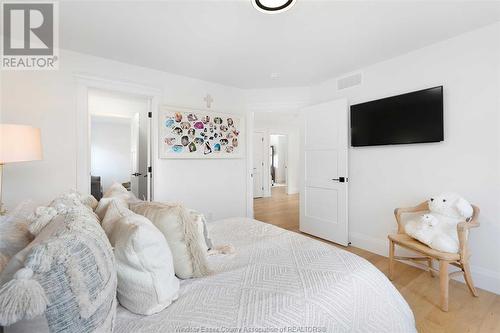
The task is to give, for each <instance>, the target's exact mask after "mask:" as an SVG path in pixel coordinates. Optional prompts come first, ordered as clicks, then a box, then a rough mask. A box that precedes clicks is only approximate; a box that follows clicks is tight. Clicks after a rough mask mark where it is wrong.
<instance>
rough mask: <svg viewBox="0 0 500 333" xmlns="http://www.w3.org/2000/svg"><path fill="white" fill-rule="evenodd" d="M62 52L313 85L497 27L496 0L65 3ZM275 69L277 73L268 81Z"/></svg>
mask: <svg viewBox="0 0 500 333" xmlns="http://www.w3.org/2000/svg"><path fill="white" fill-rule="evenodd" d="M60 17H61V20H60V46H61V47H62V48H65V49H70V50H74V51H79V52H83V53H87V54H92V55H96V56H101V57H105V58H110V59H114V60H119V61H123V62H127V63H130V64H135V65H140V66H144V67H149V68H154V69H159V70H163V71H167V72H171V73H176V74H180V75H185V76H190V77H195V78H200V79H203V80H207V81H213V82H218V83H221V84H225V85H230V86H235V87H240V88H268V87H282V86H303V85H311V84H315V83H318V82H321V81H324V80H326V79H328V78H331V77H335V76H338V75H340V74H343V73H346V72H350V71H353V70H356V69H358V68H361V67H364V66H366V65H369V64H373V63H376V62H379V61H382V60H385V59H388V58H391V57H394V56H397V55H399V54H403V53H406V52H408V51H411V50H414V49H417V48H421V47H423V46H426V45H429V44H432V43H435V42H437V41H440V40H444V39H447V38H450V37H453V36H456V35H459V34H461V33H463V32H466V31H469V30H473V29H476V28H479V27H481V26H485V25H488V24H491V23H494V22H496V21H500V2H498V1H490V2H481V1H470V2H456V1H444V2H439V1H432V2H431V1H418V2H410V1H399V2H387V1H385V2H382V1H380V2H379V1H369V2H360V1H314V0H297V4H296V5H295V7H293V8H292V9H291V10H289V11H287V12H285V13H282V14H278V15H266V14H263V13H260V12H258V11H256V10H255V9H254V8H253V7H252V5H251V3H250V0H234V1H228V0H226V1H212V0H204V1H203V0H200V1H190V0H182V1H156V2H149V1H148V2H146V1H121V2H117V1H110V2H107V1H98V2H95V1H92V2H89V1H67V2H61V3H60ZM272 73H279V77H278V78H275V79H272V78H271V74H272Z"/></svg>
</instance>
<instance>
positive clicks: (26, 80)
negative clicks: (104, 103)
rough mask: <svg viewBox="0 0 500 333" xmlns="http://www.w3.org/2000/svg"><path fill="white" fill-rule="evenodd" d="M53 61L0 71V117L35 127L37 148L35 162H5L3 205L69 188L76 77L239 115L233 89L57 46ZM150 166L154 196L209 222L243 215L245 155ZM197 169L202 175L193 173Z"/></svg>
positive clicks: (41, 199)
mask: <svg viewBox="0 0 500 333" xmlns="http://www.w3.org/2000/svg"><path fill="white" fill-rule="evenodd" d="M60 61H61V63H60V66H59V70H58V71H32V72H30V71H25V72H13V71H11V72H4V73H2V76H1V80H2V82H1V89H2V94H1V96H2V100H1V104H2V115H1V116H2V121H3V122H7V123H19V124H30V125H33V126H37V127H40V128H41V130H42V143H43V149H44V160H43V161H40V162H30V163H20V164H16V165H6V166H5V168H4V192H3V193H4V201H5V203H6V205H7V207H12V206H13V205H15V204H17V203H19V202H21V201H22V200H25V199H27V198H31V199H33V200H34V201H35V202H37V203H47V201H49V200H51V199H52V198H54V197H55V196H56V195H59V194H60V193H63V192H65V191H67V190H69V189H71V188H75V187H76V183H77V173H76V170H77V165H76V163H77V159H76V154H77V148H76V147H77V120H76V119H77V114H76V112H77V105H76V104H77V89H76V88H77V80H76V76H75V75H76V74H86V75H91V76H96V77H101V78H105V79H111V80H116V81H123V82H130V83H135V84H139V85H144V86H148V87H152V88H157V89H160V90H161V91H162V94H161V103H163V104H168V105H176V106H187V107H195V108H198V109H206V107H205V103H204V101H203V97H204V96H205V95H206V94H207V93H210V94H211V95H212V97H213V98H214V103H213V105H212V109H213V110H217V111H222V112H228V113H240V114H241V113H244V112H245V106H244V100H243V97H244V96H243V94H242V92H241V90H239V89H236V88H231V87H226V86H222V85H218V84H214V83H210V82H204V81H200V80H196V79H191V78H187V77H182V76H178V75H172V74H168V73H164V72H160V71H156V70H150V69H146V68H142V67H137V66H132V65H128V64H124V63H120V62H116V61H111V60H107V59H103V58H98V57H93V56H88V55H84V54H79V53H75V52H69V51H65V50H61V53H60ZM155 116H156V115H155ZM154 153H155V155H156V153H157V152H154ZM156 165H157V169H158V170H155V179H154V182H155V185H156V186H155V199H156V200H161V201H180V202H184V203H185V204H186V205H187V206H189V207H192V208H195V209H198V210H200V211H202V212H204V213H206V214H207V216H208V217H209V218H210V217H211V218H213V219H218V218H224V217H229V216H244V215H246V190H247V182H246V179H247V170H248V169H247V166H246V158H243V159H231V160H230V159H227V160H158V159H157V160H156ZM201 171H202V172H203V179H202V180H200V177H198V175H199V174H200V172H201ZM205 175H210V176H209V177H206V176H205ZM228 184H231V185H230V186H228Z"/></svg>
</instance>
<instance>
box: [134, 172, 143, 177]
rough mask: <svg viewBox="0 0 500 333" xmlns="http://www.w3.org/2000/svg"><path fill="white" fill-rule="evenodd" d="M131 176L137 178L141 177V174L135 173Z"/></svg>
mask: <svg viewBox="0 0 500 333" xmlns="http://www.w3.org/2000/svg"><path fill="white" fill-rule="evenodd" d="M132 176H135V177H139V176H142V173H139V172H136V173H133V174H132Z"/></svg>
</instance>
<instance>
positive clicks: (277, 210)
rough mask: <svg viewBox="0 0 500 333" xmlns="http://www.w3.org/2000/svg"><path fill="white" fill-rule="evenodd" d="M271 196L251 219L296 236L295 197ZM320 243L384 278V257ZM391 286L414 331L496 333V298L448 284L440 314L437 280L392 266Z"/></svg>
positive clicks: (499, 313)
mask: <svg viewBox="0 0 500 333" xmlns="http://www.w3.org/2000/svg"><path fill="white" fill-rule="evenodd" d="M272 193H273V196H272V197H271V198H258V199H255V200H254V212H255V219H257V220H260V221H264V222H267V223H271V224H274V225H277V226H279V227H281V228H284V229H288V230H290V231H294V232H298V233H300V231H299V195H298V194H294V195H287V194H286V187H275V188H273V189H272ZM394 223H396V222H394ZM304 235H307V234H304ZM307 236H309V237H312V238H316V237H313V236H310V235H307ZM316 239H318V238H316ZM320 240H321V239H320ZM321 241H323V242H325V243H328V244H332V245H334V246H337V247H340V248H342V249H344V250H347V251H349V252H352V253H355V254H357V255H359V256H361V257H363V258H365V259H367V260H368V261H370V262H371V263H372V264H373V265H375V266H376V267H377V268H378V269H380V270H381V271H382V272H383V273H384V274H386V275H387V272H388V260H387V258H386V257H383V256H380V255H377V254H374V253H371V252H368V251H365V250H362V249H359V248H356V247H352V246H349V247H343V246H339V245H336V244H334V243H331V242H328V241H324V240H321ZM472 255H473V256H472V260H474V254H472ZM393 284H394V286H395V287H396V288H397V289H398V290H399V292H400V293H401V295H403V297H404V298H405V299H406V301H407V302H408V304H409V305H410V307H411V309H412V310H413V313H414V315H415V319H416V322H417V329H418V331H419V332H421V333H423V332H425V333H427V332H443V333H460V332H470V333H473V332H481V333H482V332H497V333H500V296H499V295H496V294H493V293H490V292H488V291H485V290H481V289H478V292H479V297H477V298H476V297H472V295H471V294H470V293H469V291H468V289H467V287H466V286H465V284H463V283H460V282H457V281H453V280H452V281H451V282H450V304H449V311H448V312H443V311H441V310H440V309H439V279H438V278H432V277H430V275H429V273H428V272H426V271H423V270H421V269H418V268H416V267H413V266H410V265H406V264H403V263H396V265H395V279H394V281H393Z"/></svg>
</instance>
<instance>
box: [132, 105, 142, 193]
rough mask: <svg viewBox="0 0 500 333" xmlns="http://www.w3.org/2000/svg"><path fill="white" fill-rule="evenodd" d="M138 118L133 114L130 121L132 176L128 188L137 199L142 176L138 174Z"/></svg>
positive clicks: (137, 115) (137, 114)
mask: <svg viewBox="0 0 500 333" xmlns="http://www.w3.org/2000/svg"><path fill="white" fill-rule="evenodd" d="M140 126H141V124H140V117H139V113H136V114H134V116H133V117H132V119H131V126H130V129H131V134H130V138H131V140H130V141H131V148H130V153H131V155H132V156H131V160H132V168H131V169H132V174H131V177H130V187H131V191H132V193H134V195H135V196H136V197H139V182H140V178H139V177H141V176H142V175H141V173H140V159H139V145H140Z"/></svg>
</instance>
